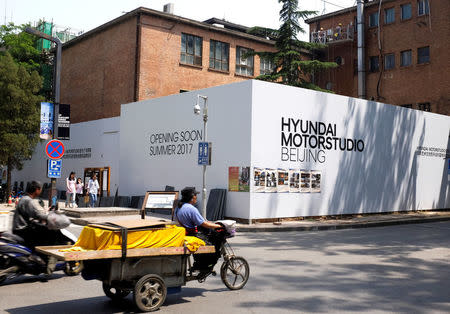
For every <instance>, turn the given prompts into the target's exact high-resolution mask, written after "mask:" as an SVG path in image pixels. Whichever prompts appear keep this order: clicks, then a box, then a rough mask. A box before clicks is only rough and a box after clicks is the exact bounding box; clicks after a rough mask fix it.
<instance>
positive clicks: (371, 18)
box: [369, 12, 378, 27]
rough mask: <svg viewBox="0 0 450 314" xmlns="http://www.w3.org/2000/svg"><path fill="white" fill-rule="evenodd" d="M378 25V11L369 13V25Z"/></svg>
mask: <svg viewBox="0 0 450 314" xmlns="http://www.w3.org/2000/svg"><path fill="white" fill-rule="evenodd" d="M375 26H378V12H375V13H372V14H370V15H369V27H375Z"/></svg>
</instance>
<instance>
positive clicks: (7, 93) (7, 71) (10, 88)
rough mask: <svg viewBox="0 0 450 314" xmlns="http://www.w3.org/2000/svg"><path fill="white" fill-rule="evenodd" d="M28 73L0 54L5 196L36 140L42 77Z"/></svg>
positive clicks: (0, 143) (1, 158)
mask: <svg viewBox="0 0 450 314" xmlns="http://www.w3.org/2000/svg"><path fill="white" fill-rule="evenodd" d="M25 63H26V62H25ZM29 70H30V68H29V67H28V66H26V65H24V64H23V62H16V61H15V60H14V59H13V57H12V56H11V54H10V53H9V51H6V52H5V53H3V54H1V55H0V164H3V165H6V166H7V173H8V177H7V194H6V195H9V194H11V171H12V170H13V169H19V170H20V169H22V167H23V161H24V160H26V159H30V158H31V156H32V154H33V151H34V148H35V146H36V143H37V142H38V140H39V131H38V130H39V121H40V114H39V110H40V109H39V107H38V104H39V102H40V101H41V100H42V96H39V95H38V93H39V90H40V89H41V87H42V78H41V77H40V76H39V74H38V72H37V71H35V70H31V72H29Z"/></svg>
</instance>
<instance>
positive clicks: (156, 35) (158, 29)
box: [139, 16, 274, 100]
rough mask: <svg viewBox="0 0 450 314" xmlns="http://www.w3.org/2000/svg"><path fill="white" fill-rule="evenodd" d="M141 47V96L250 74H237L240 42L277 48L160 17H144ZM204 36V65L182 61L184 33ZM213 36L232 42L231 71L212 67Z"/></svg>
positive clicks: (258, 47) (261, 48)
mask: <svg viewBox="0 0 450 314" xmlns="http://www.w3.org/2000/svg"><path fill="white" fill-rule="evenodd" d="M142 25H143V26H142V37H141V38H142V39H141V51H140V54H141V56H140V75H139V100H143V99H148V98H152V97H161V96H167V95H170V94H176V93H179V92H180V90H182V89H183V90H195V89H201V88H206V87H211V86H217V85H222V84H227V83H232V82H236V81H241V80H243V79H248V78H249V77H242V76H238V75H235V64H236V62H235V61H236V46H242V47H246V48H252V49H254V50H256V51H268V50H274V48H273V46H272V45H271V44H265V43H261V42H256V41H253V40H247V39H243V38H239V37H236V36H232V35H228V34H223V33H220V32H217V31H213V30H211V31H209V30H207V29H203V28H198V27H195V26H190V25H185V24H177V23H176V22H173V21H167V20H163V19H161V18H157V17H151V16H143V17H142ZM182 32H183V33H187V34H192V35H195V36H199V37H202V38H203V49H202V66H201V67H193V66H188V65H180V47H181V33H182ZM210 39H213V40H218V41H222V42H226V43H229V44H230V53H229V70H230V71H229V73H221V72H217V71H214V70H210V69H208V67H209V43H210ZM254 74H255V75H254V76H253V77H256V76H258V75H259V58H258V57H257V56H255V58H254Z"/></svg>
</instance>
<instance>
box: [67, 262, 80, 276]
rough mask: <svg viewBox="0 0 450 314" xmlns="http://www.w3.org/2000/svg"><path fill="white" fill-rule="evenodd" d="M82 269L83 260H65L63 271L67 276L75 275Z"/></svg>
mask: <svg viewBox="0 0 450 314" xmlns="http://www.w3.org/2000/svg"><path fill="white" fill-rule="evenodd" d="M82 270H83V262H80V261H70V262H66V267H65V268H64V273H65V274H66V275H67V276H76V275H78V274H79V273H80V272H81V271H82Z"/></svg>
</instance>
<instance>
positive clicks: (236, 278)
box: [220, 256, 250, 290]
mask: <svg viewBox="0 0 450 314" xmlns="http://www.w3.org/2000/svg"><path fill="white" fill-rule="evenodd" d="M249 276H250V267H249V266H248V263H247V261H246V260H245V259H244V258H243V257H240V256H233V257H231V258H230V259H229V260H227V261H225V262H223V264H222V267H220V277H221V278H222V281H223V283H224V284H225V286H227V288H228V289H230V290H239V289H242V288H243V287H244V286H245V284H246V283H247V281H248V277H249Z"/></svg>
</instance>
